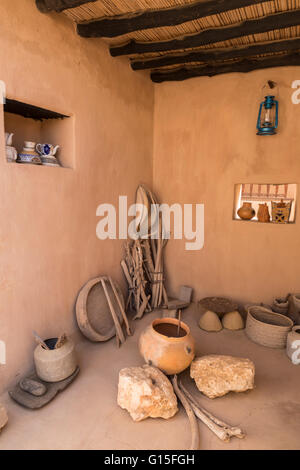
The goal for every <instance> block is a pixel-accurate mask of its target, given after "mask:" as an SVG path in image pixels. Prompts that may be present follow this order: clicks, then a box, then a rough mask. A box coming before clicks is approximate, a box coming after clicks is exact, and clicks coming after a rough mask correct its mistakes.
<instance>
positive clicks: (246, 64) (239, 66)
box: [151, 52, 300, 83]
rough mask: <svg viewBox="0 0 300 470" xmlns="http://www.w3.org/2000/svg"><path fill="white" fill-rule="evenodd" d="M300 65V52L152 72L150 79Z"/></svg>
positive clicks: (159, 81) (160, 81)
mask: <svg viewBox="0 0 300 470" xmlns="http://www.w3.org/2000/svg"><path fill="white" fill-rule="evenodd" d="M293 65H296V66H300V54H299V53H295V52H294V53H292V54H287V55H279V56H271V57H265V58H257V59H255V58H251V59H242V60H240V61H239V62H234V63H230V62H229V63H226V64H221V65H206V66H201V67H190V68H188V67H182V68H176V69H175V70H171V71H167V72H162V71H161V72H159V71H158V72H153V73H152V74H151V79H152V81H153V82H155V83H162V82H166V81H180V80H186V79H188V78H193V77H204V76H208V77H213V76H214V75H220V74H224V73H236V72H239V73H247V72H251V71H252V70H258V69H266V68H271V67H284V66H293Z"/></svg>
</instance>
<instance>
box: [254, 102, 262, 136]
mask: <svg viewBox="0 0 300 470" xmlns="http://www.w3.org/2000/svg"><path fill="white" fill-rule="evenodd" d="M262 107H263V102H261V103H260V107H259V112H258V118H257V124H256V129H257V130H260V116H261V110H262Z"/></svg>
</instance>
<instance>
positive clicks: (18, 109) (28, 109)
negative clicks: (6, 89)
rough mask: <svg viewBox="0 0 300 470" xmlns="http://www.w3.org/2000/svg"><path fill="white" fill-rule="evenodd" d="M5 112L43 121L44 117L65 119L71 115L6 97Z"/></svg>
mask: <svg viewBox="0 0 300 470" xmlns="http://www.w3.org/2000/svg"><path fill="white" fill-rule="evenodd" d="M4 112H5V113H11V114H17V115H18V116H22V117H25V118H30V119H34V120H36V121H43V120H44V119H65V118H68V117H70V116H66V115H65V114H60V113H57V112H55V111H50V110H49V109H44V108H39V107H37V106H33V105H32V104H27V103H22V102H21V101H16V100H11V99H9V98H7V99H6V102H5V104H4Z"/></svg>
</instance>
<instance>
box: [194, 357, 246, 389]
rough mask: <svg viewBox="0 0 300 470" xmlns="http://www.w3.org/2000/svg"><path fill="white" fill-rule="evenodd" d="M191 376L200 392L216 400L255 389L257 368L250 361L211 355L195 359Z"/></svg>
mask: <svg viewBox="0 0 300 470" xmlns="http://www.w3.org/2000/svg"><path fill="white" fill-rule="evenodd" d="M190 375H191V377H192V379H194V380H195V382H196V385H197V388H198V389H199V390H200V392H202V393H204V395H206V396H208V397H209V398H216V397H222V396H223V395H226V393H228V392H245V391H246V390H249V389H252V388H254V375H255V366H254V364H253V362H252V361H250V360H249V359H242V358H239V357H232V356H218V355H210V356H203V357H197V358H196V359H194V361H193V362H192V364H191V369H190Z"/></svg>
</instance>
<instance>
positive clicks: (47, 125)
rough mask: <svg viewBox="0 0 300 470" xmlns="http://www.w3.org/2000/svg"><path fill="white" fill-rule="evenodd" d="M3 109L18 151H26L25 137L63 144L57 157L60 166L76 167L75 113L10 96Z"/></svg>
mask: <svg viewBox="0 0 300 470" xmlns="http://www.w3.org/2000/svg"><path fill="white" fill-rule="evenodd" d="M3 112H4V130H5V132H8V133H9V134H14V135H13V141H12V146H13V147H15V148H16V150H17V152H18V154H19V153H20V152H22V150H23V147H24V142H25V141H29V142H35V143H36V144H38V143H40V144H51V145H53V146H57V145H59V149H58V150H57V153H56V155H55V157H56V158H57V161H58V163H59V165H60V167H62V168H73V167H74V159H73V157H74V125H73V117H71V116H68V115H65V114H61V113H58V112H55V111H51V110H48V109H45V108H39V107H37V106H33V105H30V104H27V103H23V102H21V101H16V100H12V99H6V102H5V104H4V106H3ZM17 164H18V165H19V164H20V165H22V163H17ZM39 166H43V167H45V168H50V167H49V166H45V165H39ZM60 167H57V168H58V169H59V168H60Z"/></svg>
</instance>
